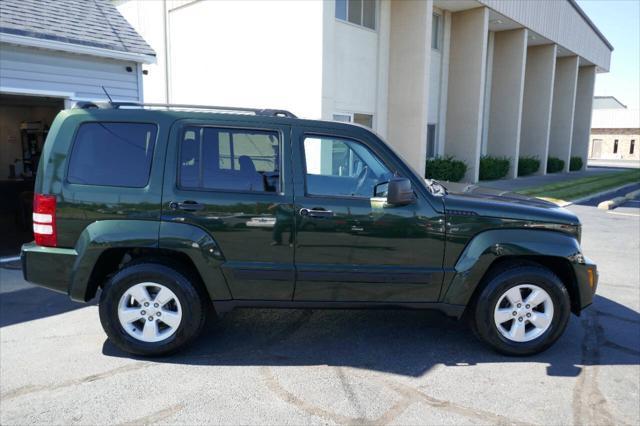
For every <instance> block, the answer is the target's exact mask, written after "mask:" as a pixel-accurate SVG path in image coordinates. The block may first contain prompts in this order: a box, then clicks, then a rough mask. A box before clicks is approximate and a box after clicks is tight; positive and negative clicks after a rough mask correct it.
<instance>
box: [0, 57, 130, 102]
mask: <svg viewBox="0 0 640 426" xmlns="http://www.w3.org/2000/svg"><path fill="white" fill-rule="evenodd" d="M0 49H1V50H2V53H1V54H0V92H4V93H16V94H19V93H25V94H40V95H50V96H56V95H60V96H61V97H69V98H70V99H71V100H105V99H106V97H105V94H104V92H103V91H102V87H101V86H104V87H105V88H106V89H107V91H108V92H109V94H110V95H111V97H112V98H113V99H114V100H119V101H138V100H140V95H141V94H142V89H141V87H139V85H140V84H141V82H140V81H139V73H138V68H137V64H136V63H135V62H125V61H118V60H111V59H101V58H97V57H89V56H84V55H76V54H71V53H64V52H57V51H51V50H45V49H33V48H24V47H19V46H14V45H8V44H2V45H1V46H0ZM126 67H131V70H132V71H131V72H127V70H126Z"/></svg>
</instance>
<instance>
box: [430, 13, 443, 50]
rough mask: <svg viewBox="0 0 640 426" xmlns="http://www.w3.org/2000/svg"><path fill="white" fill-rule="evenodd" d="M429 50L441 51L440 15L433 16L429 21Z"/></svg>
mask: <svg viewBox="0 0 640 426" xmlns="http://www.w3.org/2000/svg"><path fill="white" fill-rule="evenodd" d="M431 48H432V49H433V50H440V49H442V15H439V14H437V13H434V14H433V19H432V21H431Z"/></svg>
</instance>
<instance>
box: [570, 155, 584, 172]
mask: <svg viewBox="0 0 640 426" xmlns="http://www.w3.org/2000/svg"><path fill="white" fill-rule="evenodd" d="M577 170H582V158H580V157H571V159H570V160H569V171H570V172H575V171H577Z"/></svg>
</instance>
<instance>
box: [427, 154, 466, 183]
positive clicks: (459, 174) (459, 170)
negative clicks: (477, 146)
mask: <svg viewBox="0 0 640 426" xmlns="http://www.w3.org/2000/svg"><path fill="white" fill-rule="evenodd" d="M466 172H467V165H466V164H465V163H464V161H460V160H454V158H453V157H446V158H428V159H427V167H426V169H425V177H426V178H427V179H437V180H446V181H449V182H459V181H461V180H462V178H463V177H464V174H465V173H466Z"/></svg>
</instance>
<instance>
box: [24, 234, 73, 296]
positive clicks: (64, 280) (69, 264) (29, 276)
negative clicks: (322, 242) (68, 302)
mask: <svg viewBox="0 0 640 426" xmlns="http://www.w3.org/2000/svg"><path fill="white" fill-rule="evenodd" d="M77 257H78V253H77V252H76V251H75V250H74V249H66V248H57V247H42V246H38V245H36V244H35V243H33V242H31V243H27V244H24V245H23V246H22V250H21V253H20V259H21V261H22V275H23V276H24V279H25V280H26V281H29V282H30V283H32V284H36V285H39V286H42V287H46V288H48V289H50V290H54V291H58V292H61V293H65V294H68V293H69V283H70V282H71V276H72V272H73V265H74V264H75V261H76V258H77Z"/></svg>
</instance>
